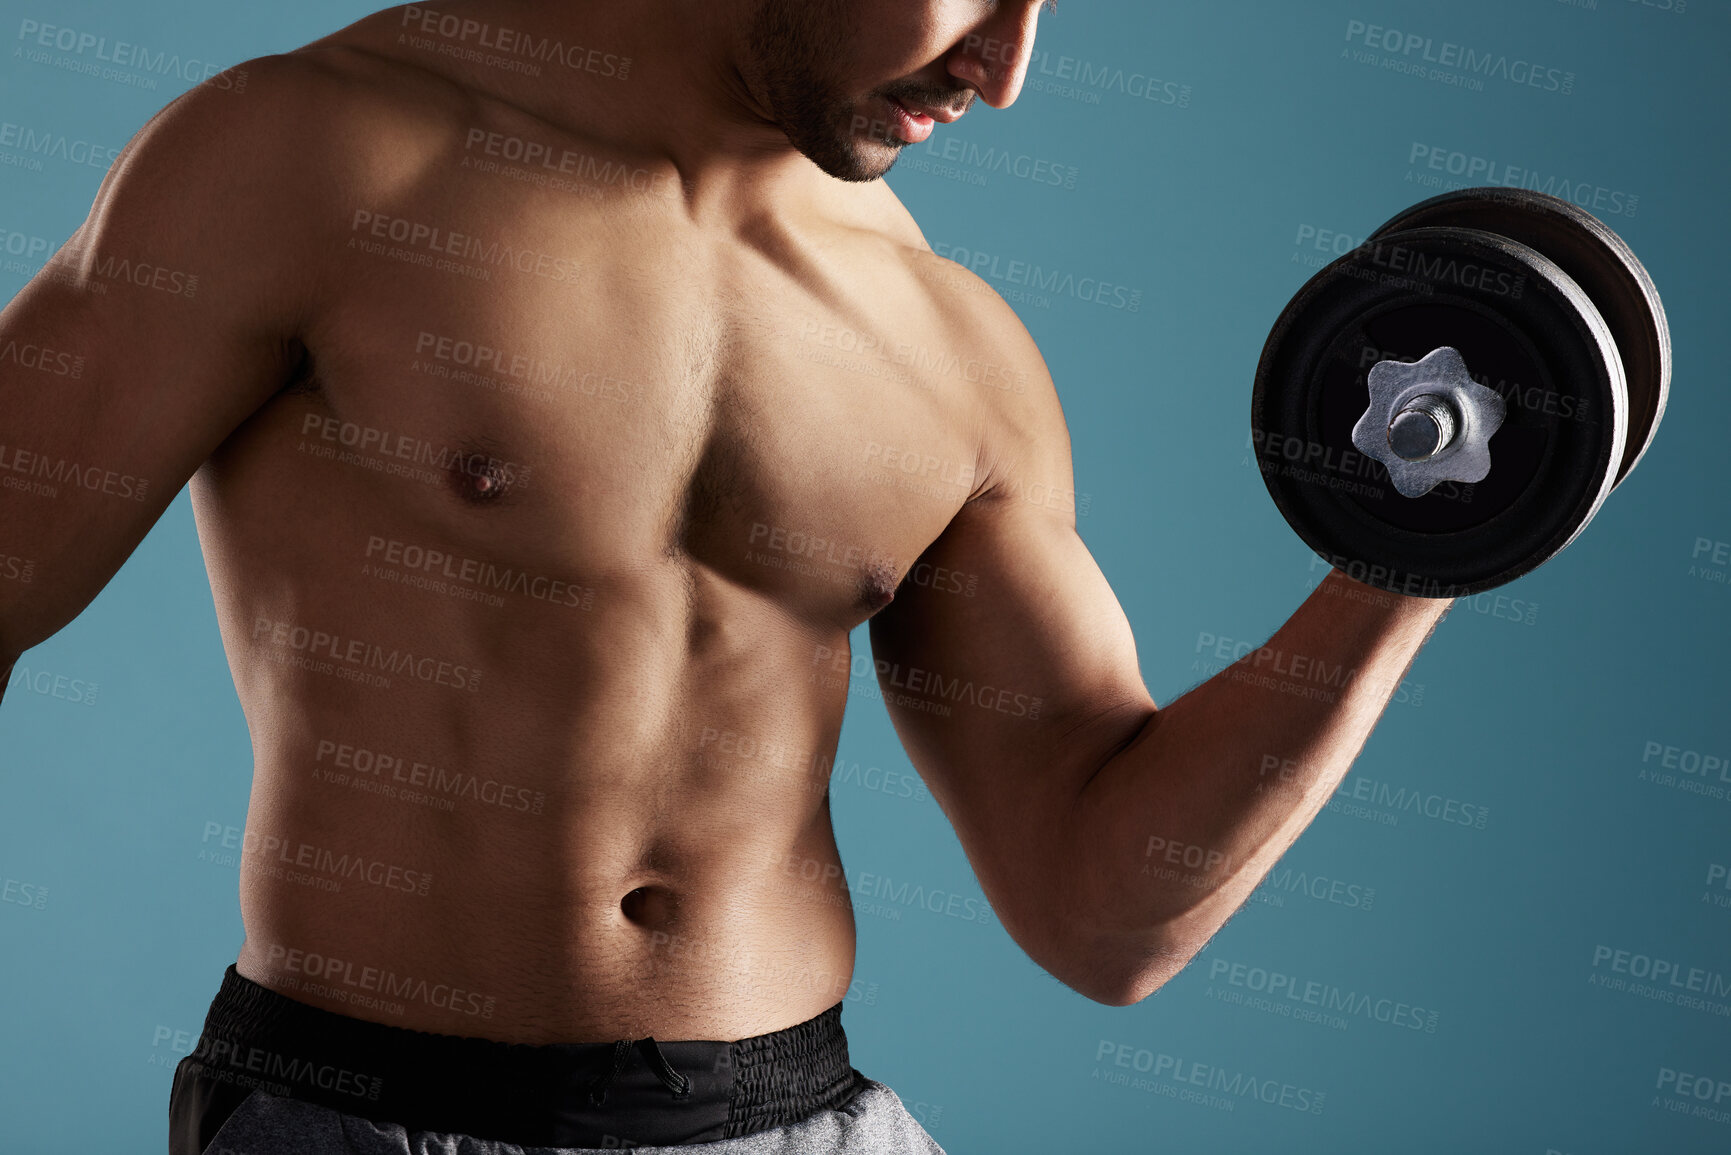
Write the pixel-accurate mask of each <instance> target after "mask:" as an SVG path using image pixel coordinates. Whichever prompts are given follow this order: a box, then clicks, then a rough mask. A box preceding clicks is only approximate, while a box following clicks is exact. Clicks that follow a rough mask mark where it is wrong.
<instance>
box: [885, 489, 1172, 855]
mask: <svg viewBox="0 0 1731 1155" xmlns="http://www.w3.org/2000/svg"><path fill="white" fill-rule="evenodd" d="M871 634H872V649H873V656H874V659H875V661H876V665H877V670H878V677H879V681H880V684H881V686H882V689H883V693H884V699H885V702H886V703H887V705H888V708H889V713H890V716H891V718H892V720H893V721H894V723H895V726H896V730H897V733H898V734H899V735H900V736H901V738H902V741H903V743H904V745H905V746H906V747H907V750H908V754H909V756H910V758H911V759H912V760H913V762H914V765H915V767H916V768H917V769H918V770H919V771H920V773H921V775H922V776H923V777H924V778H925V779H926V781H927V783H928V784H929V785H930V787H931V789H932V793H933V795H934V797H936V798H937V799H938V801H939V802H940V803H941V804H942V805H943V807H944V809H945V812H946V813H947V814H948V815H949V817H950V819H951V821H952V822H953V823H954V824H955V825H956V827H957V832H958V834H959V835H960V836H961V837H962V839H963V842H964V845H966V846H967V848H968V851H969V854H970V856H972V857H975V858H976V869H981V864H980V863H979V861H978V853H977V852H985V853H986V854H988V855H990V856H991V857H992V858H999V857H1000V856H1004V855H1011V854H1014V853H1015V851H1016V848H1017V847H1018V846H1020V847H1022V848H1024V849H1026V848H1027V847H1028V845H1029V843H1028V842H1027V840H1028V839H1040V838H1043V837H1045V836H1046V832H1047V830H1048V829H1049V828H1050V827H1051V826H1052V824H1051V822H1050V821H1049V819H1050V817H1051V815H1052V814H1053V813H1054V810H1053V808H1055V807H1067V806H1068V805H1069V804H1070V802H1071V801H1072V800H1073V799H1074V798H1075V797H1076V795H1077V794H1078V793H1079V792H1080V791H1081V789H1082V787H1083V785H1084V784H1085V783H1086V782H1087V780H1088V778H1089V776H1090V775H1092V774H1093V772H1094V771H1095V770H1096V769H1097V768H1098V767H1099V765H1100V764H1101V763H1103V762H1104V761H1105V760H1106V758H1108V757H1109V756H1110V755H1111V754H1112V753H1114V752H1115V751H1116V750H1117V749H1119V748H1121V747H1122V746H1123V745H1124V744H1125V743H1126V742H1128V741H1129V740H1130V739H1131V738H1132V737H1134V735H1135V734H1136V732H1137V731H1138V730H1139V729H1140V728H1141V726H1142V725H1144V724H1145V723H1146V722H1147V720H1148V719H1149V717H1150V716H1151V715H1152V714H1153V713H1154V702H1153V700H1152V699H1151V698H1150V697H1149V695H1148V692H1147V688H1146V687H1145V685H1144V684H1143V682H1142V679H1141V675H1140V672H1139V670H1138V667H1137V662H1136V648H1135V641H1134V639H1133V638H1132V636H1131V633H1130V627H1129V623H1128V622H1127V621H1126V619H1125V617H1124V612H1123V610H1122V608H1121V607H1120V606H1119V604H1118V600H1117V598H1116V596H1115V595H1114V594H1113V592H1112V589H1111V587H1110V586H1109V585H1108V584H1107V582H1106V578H1105V576H1104V575H1103V574H1102V573H1101V572H1100V569H1099V566H1098V565H1097V564H1096V563H1095V561H1094V559H1093V557H1092V556H1091V555H1090V554H1089V552H1088V550H1087V547H1086V546H1085V545H1084V544H1083V543H1082V540H1081V539H1080V538H1079V537H1078V536H1077V534H1076V531H1075V528H1074V525H1073V523H1072V521H1071V519H1070V517H1069V516H1068V515H1067V513H1065V512H1060V511H1058V510H1055V509H1053V508H1051V507H1050V506H1048V505H1046V504H1044V503H1041V502H1037V501H1033V500H1029V499H1028V497H1027V495H1026V494H1025V493H1018V492H1009V493H1005V494H1003V495H1000V496H987V497H984V498H981V499H976V500H975V501H972V502H970V503H969V504H968V505H967V506H965V507H964V508H963V509H962V511H961V512H960V513H958V514H957V516H956V518H955V519H954V520H953V521H952V522H951V524H950V525H949V527H948V528H947V529H946V530H945V532H944V534H943V535H942V536H941V537H940V538H939V539H938V540H937V541H936V542H935V543H933V545H932V546H931V547H930V548H929V549H928V550H927V551H926V553H925V554H924V555H922V557H921V558H920V561H919V562H918V563H917V564H916V566H915V568H914V570H913V571H912V572H910V574H909V578H908V580H907V581H905V582H904V584H903V587H902V591H901V592H899V593H898V594H897V597H896V600H895V602H894V603H892V605H891V606H889V607H888V608H887V609H885V610H884V611H883V612H882V613H880V614H879V615H878V616H877V617H876V618H874V619H873V621H872V631H871ZM1042 816H1044V819H1045V820H1044V821H1043V820H1042ZM982 881H984V873H982Z"/></svg>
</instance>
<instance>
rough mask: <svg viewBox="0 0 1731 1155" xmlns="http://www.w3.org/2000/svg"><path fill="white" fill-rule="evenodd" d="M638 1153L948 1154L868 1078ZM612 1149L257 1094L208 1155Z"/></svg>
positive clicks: (560, 1154)
mask: <svg viewBox="0 0 1731 1155" xmlns="http://www.w3.org/2000/svg"><path fill="white" fill-rule="evenodd" d="M625 1145H627V1144H626V1143H625V1142H623V1141H622V1142H621V1144H620V1146H625ZM614 1149H615V1150H617V1149H618V1148H617V1147H616V1148H614ZM633 1149H634V1150H638V1151H660V1152H668V1153H669V1155H681V1153H685V1155H805V1153H807V1152H810V1153H812V1155H818V1153H823V1155H829V1153H840V1155H943V1148H941V1147H939V1146H938V1144H937V1142H936V1141H935V1140H934V1139H933V1138H932V1137H931V1136H930V1135H928V1134H927V1133H926V1131H925V1128H923V1127H921V1126H920V1125H919V1123H918V1122H917V1121H916V1120H915V1119H914V1117H913V1116H912V1115H910V1114H908V1111H907V1108H906V1107H903V1106H902V1101H901V1099H900V1098H898V1097H897V1096H896V1093H895V1092H894V1091H892V1090H890V1089H889V1088H888V1087H886V1086H884V1085H883V1084H882V1083H879V1082H877V1081H876V1080H873V1079H866V1080H865V1087H864V1089H863V1090H861V1091H860V1092H859V1094H858V1095H856V1096H854V1098H853V1099H852V1101H850V1102H849V1103H848V1104H847V1105H846V1106H844V1107H841V1108H825V1109H822V1110H819V1111H818V1112H817V1113H815V1114H813V1115H811V1116H810V1117H809V1118H806V1119H802V1120H800V1121H799V1122H798V1123H793V1124H789V1125H788V1126H785V1127H777V1128H773V1129H771V1130H768V1131H759V1132H757V1133H755V1134H752V1135H746V1136H744V1137H743V1138H739V1139H721V1140H718V1141H716V1142H713V1143H696V1144H685V1145H681V1146H677V1147H634V1148H633ZM604 1150H607V1148H603V1147H520V1146H518V1145H516V1144H514V1143H502V1142H499V1141H497V1140H492V1139H475V1138H471V1137H469V1136H466V1135H449V1134H438V1133H434V1132H429V1131H415V1132H409V1131H406V1130H404V1129H403V1128H402V1127H401V1126H399V1125H397V1124H395V1123H375V1122H372V1121H371V1120H368V1119H362V1118H360V1117H358V1116H355V1115H346V1114H343V1113H342V1112H340V1111H334V1110H332V1109H331V1108H329V1107H321V1106H319V1105H317V1104H314V1103H305V1102H300V1101H298V1100H295V1099H285V1098H282V1097H280V1096H277V1095H270V1094H266V1093H265V1092H263V1091H256V1090H255V1091H253V1092H252V1093H251V1094H249V1095H248V1096H247V1097H246V1100H245V1101H244V1102H242V1103H241V1105H240V1107H239V1108H238V1109H237V1110H236V1111H235V1112H234V1114H232V1115H230V1116H229V1117H228V1121H227V1122H225V1123H224V1124H223V1125H222V1128H221V1129H220V1130H218V1131H217V1133H216V1137H215V1138H214V1139H212V1140H211V1143H210V1145H209V1146H208V1147H207V1148H206V1149H205V1155H581V1153H586V1152H591V1151H604Z"/></svg>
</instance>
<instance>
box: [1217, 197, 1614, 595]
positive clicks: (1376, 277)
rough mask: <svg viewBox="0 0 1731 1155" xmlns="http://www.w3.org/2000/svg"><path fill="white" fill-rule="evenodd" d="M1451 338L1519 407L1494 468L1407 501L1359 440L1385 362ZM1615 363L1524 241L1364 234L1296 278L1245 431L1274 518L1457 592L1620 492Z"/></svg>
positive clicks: (1543, 547)
mask: <svg viewBox="0 0 1731 1155" xmlns="http://www.w3.org/2000/svg"><path fill="white" fill-rule="evenodd" d="M1445 345H1446V346H1452V347H1454V348H1455V349H1458V350H1459V351H1460V353H1461V355H1462V357H1463V358H1464V359H1465V361H1466V365H1467V368H1468V370H1469V372H1471V373H1472V374H1473V376H1474V377H1475V378H1476V379H1477V380H1478V381H1479V382H1480V383H1481V384H1483V385H1487V386H1489V387H1491V388H1493V389H1496V390H1497V391H1498V392H1499V393H1501V394H1503V396H1504V397H1505V399H1506V400H1507V401H1508V402H1509V404H1508V406H1507V416H1506V418H1505V420H1504V423H1503V426H1502V428H1501V429H1499V430H1498V431H1497V433H1496V434H1495V435H1494V436H1493V437H1492V438H1491V441H1490V454H1491V472H1490V475H1489V476H1488V477H1486V478H1485V479H1484V480H1483V481H1481V482H1479V483H1478V484H1477V485H1471V486H1468V485H1461V484H1458V483H1452V482H1448V483H1444V484H1443V485H1440V486H1438V487H1437V488H1436V489H1435V490H1433V491H1432V492H1431V493H1429V494H1426V495H1425V496H1423V497H1419V498H1406V497H1402V496H1401V495H1400V494H1399V493H1397V492H1396V491H1395V489H1394V486H1393V485H1392V483H1391V482H1390V481H1389V477H1388V472H1387V470H1385V469H1384V468H1383V466H1382V465H1381V463H1379V462H1377V461H1375V460H1374V459H1371V458H1368V457H1365V456H1364V455H1363V454H1361V453H1359V452H1358V450H1357V449H1356V448H1355V447H1354V446H1353V444H1352V427H1353V425H1354V424H1355V423H1356V422H1357V420H1358V419H1359V417H1360V416H1361V415H1362V414H1363V413H1364V411H1365V409H1366V408H1367V407H1368V405H1369V402H1370V397H1369V389H1368V386H1367V384H1366V377H1367V375H1368V373H1369V370H1370V367H1371V366H1372V365H1374V364H1375V363H1376V362H1377V361H1379V360H1398V361H1416V360H1418V359H1419V358H1421V357H1423V356H1424V355H1425V354H1427V353H1429V352H1431V351H1432V350H1433V349H1436V348H1439V347H1442V346H1445ZM1622 378H1623V370H1622V365H1621V362H1620V361H1619V359H1618V358H1617V356H1616V347H1615V344H1614V342H1613V341H1612V339H1611V335H1610V331H1609V329H1608V328H1607V327H1606V325H1605V322H1604V320H1603V319H1602V318H1601V317H1600V316H1599V314H1598V312H1597V310H1595V309H1594V307H1593V304H1592V302H1591V301H1590V300H1588V298H1587V295H1586V294H1585V293H1584V292H1583V291H1582V290H1581V289H1580V287H1579V286H1577V285H1576V284H1575V283H1574V282H1573V281H1571V280H1570V279H1569V277H1568V276H1567V274H1565V273H1564V272H1563V271H1562V270H1561V269H1559V268H1558V267H1557V266H1556V265H1555V264H1553V263H1552V262H1550V261H1549V260H1547V259H1546V258H1544V257H1543V256H1541V255H1540V254H1539V253H1537V252H1535V251H1534V250H1532V249H1530V248H1528V247H1526V246H1525V245H1520V244H1517V243H1515V242H1513V241H1510V240H1507V239H1506V238H1503V237H1499V236H1495V235H1492V234H1489V233H1483V232H1478V231H1474V230H1470V229H1437V228H1427V229H1415V230H1407V231H1403V232H1401V233H1399V234H1396V235H1390V236H1386V237H1384V238H1382V239H1381V240H1378V241H1372V242H1369V243H1367V244H1365V245H1363V246H1361V247H1360V248H1358V249H1356V250H1354V251H1353V252H1351V253H1349V254H1347V255H1346V256H1344V257H1342V258H1340V259H1339V260H1337V261H1335V262H1334V263H1333V264H1331V265H1329V266H1328V267H1326V268H1324V269H1323V270H1322V271H1321V272H1319V273H1317V274H1316V276H1314V277H1312V278H1311V279H1310V281H1309V282H1307V283H1306V284H1305V286H1304V288H1302V289H1300V290H1299V292H1298V295H1297V296H1295V297H1294V298H1293V299H1292V302H1291V303H1290V304H1288V305H1287V307H1286V309H1285V311H1283V312H1282V313H1281V315H1280V319H1279V320H1278V321H1277V322H1276V323H1275V326H1274V329H1273V331H1272V332H1271V333H1270V334H1269V338H1268V341H1267V343H1266V344H1265V345H1264V346H1263V350H1262V359H1261V361H1260V363H1259V364H1258V365H1257V369H1256V388H1255V391H1254V394H1253V396H1252V401H1251V440H1252V445H1253V447H1254V449H1255V452H1256V454H1257V463H1258V465H1259V466H1260V467H1261V471H1262V476H1263V480H1264V482H1265V483H1266V484H1267V486H1268V491H1269V493H1270V494H1271V495H1272V496H1273V498H1274V501H1275V504H1276V505H1277V506H1278V507H1279V508H1280V511H1281V513H1282V514H1283V515H1284V516H1285V517H1286V520H1287V521H1288V522H1289V523H1290V524H1291V525H1292V527H1293V529H1294V530H1296V531H1297V532H1298V535H1299V536H1300V537H1302V538H1303V539H1304V540H1305V542H1306V543H1308V544H1309V545H1310V546H1311V548H1312V549H1314V550H1316V551H1317V553H1318V554H1320V555H1321V556H1322V557H1323V558H1324V559H1326V560H1327V561H1328V562H1329V563H1330V564H1332V565H1334V566H1336V567H1337V568H1340V569H1343V570H1345V571H1346V572H1347V573H1348V574H1349V575H1350V576H1352V577H1354V578H1356V579H1358V580H1360V581H1363V582H1365V583H1367V584H1369V585H1374V586H1378V587H1380V588H1383V589H1388V590H1393V591H1395V592H1397V593H1407V594H1417V595H1420V596H1426V597H1450V596H1461V595H1466V594H1473V593H1478V592H1480V591H1482V590H1487V589H1490V588H1492V587H1494V586H1498V585H1502V584H1504V583H1506V582H1509V581H1512V580H1514V579H1515V578H1517V577H1519V576H1520V575H1522V574H1524V573H1527V572H1529V571H1530V570H1532V569H1534V568H1536V567H1537V566H1538V565H1540V564H1541V563H1543V562H1545V561H1546V560H1548V559H1549V558H1551V557H1553V556H1555V555H1556V554H1557V553H1558V552H1559V551H1560V550H1562V549H1563V547H1564V546H1566V545H1568V543H1569V542H1570V541H1572V540H1573V539H1574V537H1575V535H1576V534H1578V533H1579V532H1580V530H1581V529H1582V527H1583V526H1585V525H1586V524H1587V522H1588V521H1589V520H1591V518H1592V516H1593V514H1594V513H1596V512H1597V511H1598V508H1599V505H1600V504H1601V503H1602V502H1603V501H1604V499H1605V495H1606V494H1607V493H1609V492H1610V489H1611V486H1612V477H1613V473H1614V470H1615V467H1616V464H1617V463H1618V462H1619V461H1620V460H1621V459H1622V453H1623V443H1624V436H1625V429H1626V426H1627V404H1628V403H1627V397H1626V394H1625V391H1624V386H1623V379H1622Z"/></svg>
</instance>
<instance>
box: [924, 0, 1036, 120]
mask: <svg viewBox="0 0 1731 1155" xmlns="http://www.w3.org/2000/svg"><path fill="white" fill-rule="evenodd" d="M1039 19H1040V8H1039V5H1037V4H1026V3H1025V4H1004V5H1002V6H1001V7H1000V9H999V11H998V13H997V14H995V15H994V16H993V18H992V19H990V20H987V21H984V22H982V23H981V24H979V25H977V26H976V27H974V28H973V29H972V30H970V31H969V32H968V34H967V35H966V36H964V37H962V40H961V43H959V44H957V45H956V47H955V48H954V49H953V50H952V51H951V52H950V56H949V59H948V61H947V62H946V66H947V68H948V70H949V74H950V75H951V76H953V77H955V78H956V79H957V80H959V81H961V82H963V83H964V84H966V85H968V86H969V87H970V88H973V89H974V90H975V91H977V92H978V93H979V94H980V99H982V100H984V101H985V102H986V103H987V104H989V105H991V106H992V107H993V108H1008V107H1009V106H1010V105H1012V104H1014V103H1015V101H1016V96H1017V95H1018V94H1019V93H1020V92H1021V91H1022V81H1023V79H1024V78H1025V77H1026V76H1027V75H1028V60H1029V58H1030V57H1031V56H1032V55H1033V52H1034V26H1035V25H1036V24H1037V23H1038V22H1039Z"/></svg>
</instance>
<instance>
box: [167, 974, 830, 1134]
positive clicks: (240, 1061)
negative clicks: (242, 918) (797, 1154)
mask: <svg viewBox="0 0 1731 1155" xmlns="http://www.w3.org/2000/svg"><path fill="white" fill-rule="evenodd" d="M183 1066H186V1067H188V1068H189V1074H190V1076H191V1077H193V1078H197V1079H202V1080H215V1081H218V1082H223V1083H235V1084H239V1085H242V1086H246V1087H248V1088H249V1089H250V1088H253V1087H257V1088H261V1089H263V1090H266V1091H269V1092H271V1093H273V1094H278V1095H284V1096H287V1097H289V1098H293V1099H304V1100H307V1101H309V1102H314V1103H318V1104H320V1105H322V1106H326V1107H330V1108H332V1109H334V1110H338V1111H343V1112H346V1113H347V1114H350V1115H359V1116H362V1117H363V1118H368V1119H372V1120H375V1121H377V1122H388V1123H399V1124H401V1125H402V1126H403V1127H405V1128H406V1129H407V1130H409V1131H411V1132H414V1131H434V1132H452V1133H455V1134H459V1135H470V1136H474V1137H475V1138H484V1139H495V1140H500V1141H503V1142H508V1143H518V1144H526V1145H528V1144H538V1145H552V1146H570V1147H620V1146H628V1145H629V1146H636V1145H656V1144H659V1145H674V1144H682V1143H705V1142H711V1141H714V1140H717V1139H731V1138H735V1137H737V1136H740V1135H749V1134H752V1133H753V1132H756V1131H763V1130H767V1129H769V1128H771V1127H781V1126H786V1125H787V1124H790V1123H796V1122H798V1121H800V1120H801V1119H805V1118H807V1117H808V1116H810V1115H811V1114H813V1113H814V1112H816V1111H818V1110H821V1109H823V1108H825V1107H841V1106H844V1105H845V1104H846V1103H847V1102H848V1101H849V1100H851V1099H852V1098H853V1097H854V1095H856V1094H857V1093H858V1091H859V1087H860V1083H859V1078H858V1073H857V1072H856V1071H854V1070H853V1068H852V1066H851V1065H850V1064H849V1062H848V1053H847V1037H846V1035H844V1034H843V1033H842V1028H841V1004H840V1003H837V1004H836V1005H835V1006H833V1007H831V1008H830V1009H829V1010H827V1011H824V1012H823V1013H822V1014H820V1015H818V1016H817V1017H815V1018H812V1019H808V1020H806V1021H805V1022H803V1023H799V1024H798V1025H796V1026H792V1027H788V1028H787V1029H785V1030H780V1031H774V1032H772V1033H770V1034H767V1035H757V1036H754V1037H752V1038H749V1039H740V1040H738V1041H737V1042H660V1041H659V1040H656V1039H638V1040H621V1041H619V1042H617V1043H554V1044H547V1045H529V1044H522V1043H500V1042H494V1041H492V1040H490V1039H475V1038H466V1037H462V1036H457V1035H438V1034H430V1033H427V1032H425V1031H411V1030H406V1029H404V1028H402V1027H391V1026H385V1025H383V1024H381V1023H371V1022H366V1021H364V1020H361V1019H352V1018H349V1017H348V1016H346V1015H339V1014H336V1013H334V1012H331V1011H325V1010H320V1009H319V1008H317V1007H312V1006H308V1005H307V1004H305V1003H300V1002H296V1001H295V1000H293V999H290V998H287V997H285V996H283V995H280V994H277V993H276V992H275V991H272V990H269V989H267V988H265V987H262V986H260V985H258V984H257V983H255V982H252V981H251V980H249V979H246V978H244V977H242V976H241V975H240V974H239V972H237V971H236V970H235V968H234V967H232V966H230V967H229V968H228V970H227V971H226V972H225V973H224V975H223V981H222V989H221V990H220V991H219V992H218V993H217V996H216V999H215V1001H214V1002H212V1003H211V1006H210V1013H209V1015H207V1016H206V1018H205V1023H204V1033H203V1034H202V1035H201V1036H200V1037H199V1041H198V1048H197V1050H195V1051H194V1052H193V1054H192V1055H191V1056H190V1057H189V1059H188V1060H187V1061H186V1062H185V1063H184V1064H183Z"/></svg>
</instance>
